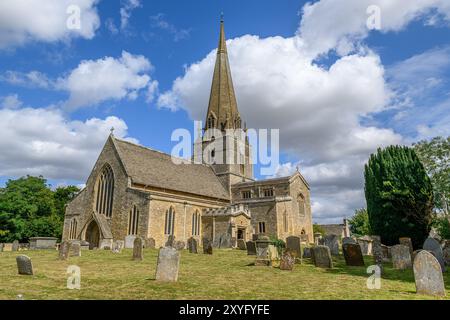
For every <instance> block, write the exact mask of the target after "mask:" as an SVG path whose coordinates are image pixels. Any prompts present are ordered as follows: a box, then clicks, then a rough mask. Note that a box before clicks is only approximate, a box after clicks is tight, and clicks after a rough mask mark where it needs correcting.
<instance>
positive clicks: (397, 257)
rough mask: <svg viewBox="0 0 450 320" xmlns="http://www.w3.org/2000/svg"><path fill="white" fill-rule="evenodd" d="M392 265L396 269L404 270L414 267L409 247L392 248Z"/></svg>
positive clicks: (398, 246) (396, 246) (398, 245)
mask: <svg viewBox="0 0 450 320" xmlns="http://www.w3.org/2000/svg"><path fill="white" fill-rule="evenodd" d="M391 256H392V265H393V267H394V269H399V270H404V269H408V268H411V267H412V263H411V254H410V253H409V247H408V246H405V245H402V244H397V245H395V246H392V247H391Z"/></svg>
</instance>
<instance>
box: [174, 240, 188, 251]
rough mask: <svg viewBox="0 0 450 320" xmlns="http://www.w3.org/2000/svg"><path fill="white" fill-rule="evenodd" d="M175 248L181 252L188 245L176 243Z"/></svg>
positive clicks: (180, 242)
mask: <svg viewBox="0 0 450 320" xmlns="http://www.w3.org/2000/svg"><path fill="white" fill-rule="evenodd" d="M173 247H174V248H175V249H176V250H178V251H180V250H183V249H184V248H185V247H186V244H185V243H184V241H175V243H174V245H173Z"/></svg>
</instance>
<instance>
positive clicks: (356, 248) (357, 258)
mask: <svg viewBox="0 0 450 320" xmlns="http://www.w3.org/2000/svg"><path fill="white" fill-rule="evenodd" d="M342 252H343V253H344V259H345V263H346V264H347V265H348V266H364V259H363V255H362V252H361V246H360V245H359V244H357V243H345V244H343V245H342Z"/></svg>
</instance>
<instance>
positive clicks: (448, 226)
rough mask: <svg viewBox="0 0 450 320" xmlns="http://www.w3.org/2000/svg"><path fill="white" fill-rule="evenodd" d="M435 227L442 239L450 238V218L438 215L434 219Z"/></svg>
mask: <svg viewBox="0 0 450 320" xmlns="http://www.w3.org/2000/svg"><path fill="white" fill-rule="evenodd" d="M433 227H434V228H435V229H436V231H437V233H438V234H439V236H441V238H442V239H450V218H449V217H437V218H435V219H434V220H433Z"/></svg>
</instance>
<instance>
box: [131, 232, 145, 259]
mask: <svg viewBox="0 0 450 320" xmlns="http://www.w3.org/2000/svg"><path fill="white" fill-rule="evenodd" d="M143 248H144V245H143V243H142V238H141V237H136V239H134V243H133V260H143V259H144V250H143Z"/></svg>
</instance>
